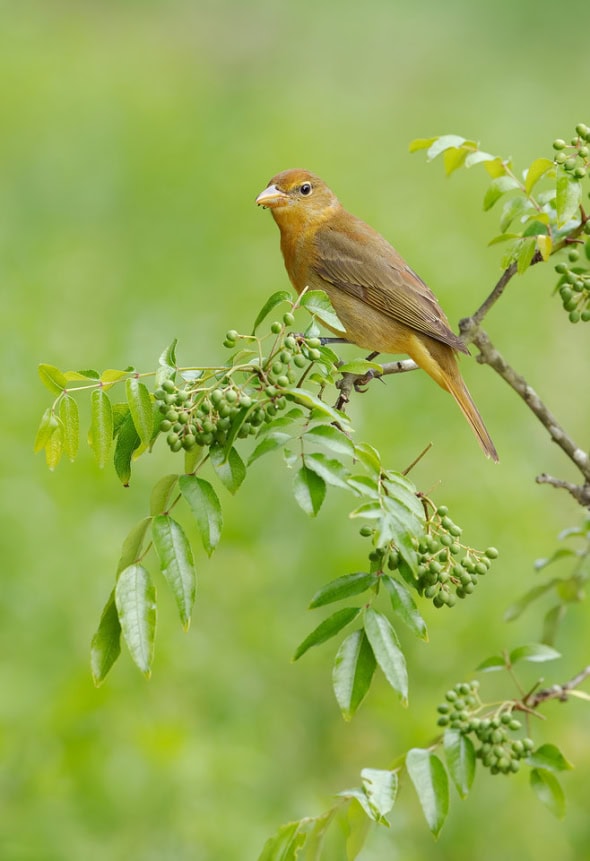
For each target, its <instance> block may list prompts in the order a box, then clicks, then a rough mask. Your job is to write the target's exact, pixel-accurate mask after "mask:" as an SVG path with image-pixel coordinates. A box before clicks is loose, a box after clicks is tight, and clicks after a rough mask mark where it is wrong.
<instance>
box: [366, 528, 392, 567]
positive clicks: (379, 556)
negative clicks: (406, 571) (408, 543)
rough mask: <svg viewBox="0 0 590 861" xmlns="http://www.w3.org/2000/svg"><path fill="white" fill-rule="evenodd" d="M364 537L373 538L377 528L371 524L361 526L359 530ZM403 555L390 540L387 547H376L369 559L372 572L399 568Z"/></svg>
mask: <svg viewBox="0 0 590 861" xmlns="http://www.w3.org/2000/svg"><path fill="white" fill-rule="evenodd" d="M359 532H360V534H361V535H362V536H363V538H372V537H373V536H374V535H375V530H374V529H372V528H371V527H370V526H361V528H360V530H359ZM400 560H401V557H400V555H399V553H398V550H397V548H396V546H395V544H394V543H393V542H390V543H389V544H388V545H387V546H386V547H376V548H375V549H374V550H371V552H370V553H369V561H370V563H371V566H370V569H369V570H370V572H371V574H379V573H382V572H383V571H386V570H387V569H389V570H390V571H395V570H396V568H399V563H400Z"/></svg>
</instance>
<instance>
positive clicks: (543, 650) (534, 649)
mask: <svg viewBox="0 0 590 861" xmlns="http://www.w3.org/2000/svg"><path fill="white" fill-rule="evenodd" d="M556 658H561V655H560V653H559V652H556V651H555V649H552V648H551V646H545V645H543V643H530V644H528V645H526V646H518V647H517V648H516V649H512V651H511V652H510V663H511V664H517V663H518V662H519V661H529V662H530V663H541V662H543V661H554V660H556Z"/></svg>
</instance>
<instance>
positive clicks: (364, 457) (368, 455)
mask: <svg viewBox="0 0 590 861" xmlns="http://www.w3.org/2000/svg"><path fill="white" fill-rule="evenodd" d="M354 453H355V457H357V458H358V459H359V460H360V462H361V463H362V464H363V466H364V467H366V468H367V469H368V470H369V472H372V473H374V474H377V475H379V474H380V473H381V456H380V454H379V452H378V451H377V449H376V448H374V447H373V446H372V445H369V443H366V442H360V443H357V444H356V445H355V447H354Z"/></svg>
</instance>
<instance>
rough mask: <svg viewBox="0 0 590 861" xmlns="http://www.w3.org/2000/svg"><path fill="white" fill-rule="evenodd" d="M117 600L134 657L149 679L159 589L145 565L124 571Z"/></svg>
mask: <svg viewBox="0 0 590 861" xmlns="http://www.w3.org/2000/svg"><path fill="white" fill-rule="evenodd" d="M115 602H116V605H117V613H118V614H119V621H120V622H121V630H122V631H123V637H124V638H125V642H126V643H127V648H128V649H129V652H130V654H131V657H132V658H133V661H134V663H135V664H136V665H137V666H138V667H139V669H140V670H141V672H142V673H144V675H146V676H147V677H148V678H149V677H150V675H151V672H152V659H153V657H154V641H155V636H156V590H155V588H154V586H153V584H152V582H151V578H150V575H149V573H148V571H147V570H146V569H145V568H144V567H143V565H129V567H128V568H124V569H123V571H121V573H120V574H119V577H118V580H117V585H116V586H115Z"/></svg>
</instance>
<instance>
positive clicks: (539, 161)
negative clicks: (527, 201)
mask: <svg viewBox="0 0 590 861" xmlns="http://www.w3.org/2000/svg"><path fill="white" fill-rule="evenodd" d="M554 167H555V165H554V164H553V162H552V161H551V160H550V159H548V158H536V159H535V160H534V162H533V163H532V164H531V166H530V167H529V169H528V171H527V175H526V179H525V181H524V187H525V191H526V193H527V194H530V193H531V191H532V190H533V188H534V187H535V185H536V184H537V183H538V181H539V180H540V179H541V177H543V176H545V174H546V173H547V172H548V171H550V170H553V168H554Z"/></svg>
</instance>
